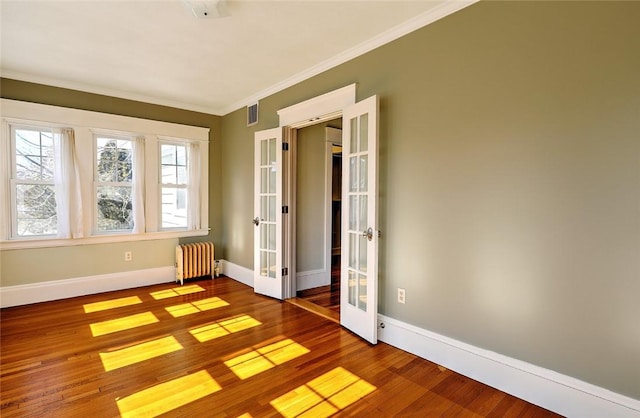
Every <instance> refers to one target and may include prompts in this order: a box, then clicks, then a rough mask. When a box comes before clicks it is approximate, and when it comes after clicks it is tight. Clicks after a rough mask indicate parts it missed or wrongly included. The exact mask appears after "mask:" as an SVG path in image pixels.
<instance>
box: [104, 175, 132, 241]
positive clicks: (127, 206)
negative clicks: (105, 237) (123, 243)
mask: <svg viewBox="0 0 640 418" xmlns="http://www.w3.org/2000/svg"><path fill="white" fill-rule="evenodd" d="M97 202H98V219H97V226H96V229H97V230H98V231H101V232H107V231H123V230H125V231H126V230H131V229H133V218H132V215H133V213H132V208H133V204H132V201H131V187H128V186H98V188H97Z"/></svg>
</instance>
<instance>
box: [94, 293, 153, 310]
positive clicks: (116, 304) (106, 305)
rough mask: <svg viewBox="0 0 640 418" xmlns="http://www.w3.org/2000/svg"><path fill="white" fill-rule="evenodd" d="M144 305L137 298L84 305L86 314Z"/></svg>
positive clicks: (131, 297)
mask: <svg viewBox="0 0 640 418" xmlns="http://www.w3.org/2000/svg"><path fill="white" fill-rule="evenodd" d="M138 303H142V300H141V299H140V298H139V297H137V296H130V297H127V298H118V299H111V300H105V301H102V302H94V303H87V304H85V305H83V308H84V313H92V312H99V311H106V310H108V309H114V308H121V307H123V306H130V305H136V304H138Z"/></svg>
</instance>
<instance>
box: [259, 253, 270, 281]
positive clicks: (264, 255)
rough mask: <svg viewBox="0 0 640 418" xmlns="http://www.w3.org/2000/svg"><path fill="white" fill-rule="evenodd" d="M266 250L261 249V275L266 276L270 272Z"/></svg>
mask: <svg viewBox="0 0 640 418" xmlns="http://www.w3.org/2000/svg"><path fill="white" fill-rule="evenodd" d="M267 255H268V253H267V252H266V251H260V275H261V276H263V277H266V276H267V274H268V273H269V265H268V264H267V263H268V261H269V259H268V257H267Z"/></svg>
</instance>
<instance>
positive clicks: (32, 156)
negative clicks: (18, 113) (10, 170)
mask: <svg viewBox="0 0 640 418" xmlns="http://www.w3.org/2000/svg"><path fill="white" fill-rule="evenodd" d="M15 151H16V176H17V178H18V179H24V180H27V179H29V180H44V181H50V180H53V169H54V166H53V133H51V132H45V131H39V130H31V129H16V130H15Z"/></svg>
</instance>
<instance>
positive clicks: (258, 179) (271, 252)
mask: <svg viewBox="0 0 640 418" xmlns="http://www.w3.org/2000/svg"><path fill="white" fill-rule="evenodd" d="M254 189H255V193H254V212H255V217H254V219H253V220H252V222H253V224H254V226H255V230H254V290H255V292H256V293H261V294H263V295H267V296H271V297H274V298H278V299H282V297H283V284H282V263H281V261H282V210H281V207H282V129H281V128H276V129H270V130H267V131H260V132H256V133H255V184H254ZM279 208H280V210H279Z"/></svg>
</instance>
